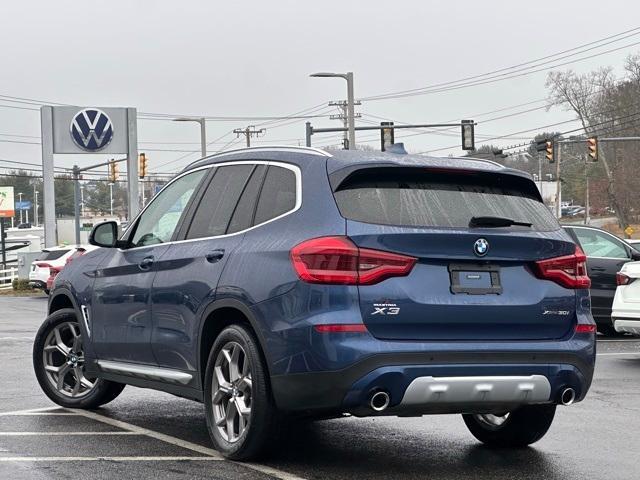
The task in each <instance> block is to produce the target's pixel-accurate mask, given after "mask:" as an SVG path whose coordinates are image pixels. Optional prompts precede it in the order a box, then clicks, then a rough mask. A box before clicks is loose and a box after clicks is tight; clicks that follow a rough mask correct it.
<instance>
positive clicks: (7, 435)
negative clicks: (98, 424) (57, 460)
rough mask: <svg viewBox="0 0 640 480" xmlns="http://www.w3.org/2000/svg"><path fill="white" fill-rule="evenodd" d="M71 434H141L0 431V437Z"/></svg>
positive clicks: (128, 433)
mask: <svg viewBox="0 0 640 480" xmlns="http://www.w3.org/2000/svg"><path fill="white" fill-rule="evenodd" d="M72 435H142V434H141V433H136V432H0V437H29V436H42V437H48V436H51V437H55V436H60V437H67V436H72Z"/></svg>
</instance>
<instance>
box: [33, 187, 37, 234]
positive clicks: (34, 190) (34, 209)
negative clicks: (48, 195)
mask: <svg viewBox="0 0 640 480" xmlns="http://www.w3.org/2000/svg"><path fill="white" fill-rule="evenodd" d="M33 219H34V224H35V226H36V227H37V226H38V190H37V189H36V186H35V185H34V186H33Z"/></svg>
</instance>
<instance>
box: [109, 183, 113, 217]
mask: <svg viewBox="0 0 640 480" xmlns="http://www.w3.org/2000/svg"><path fill="white" fill-rule="evenodd" d="M109 212H110V214H111V216H112V217H113V183H109Z"/></svg>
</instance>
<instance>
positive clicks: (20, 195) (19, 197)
mask: <svg viewBox="0 0 640 480" xmlns="http://www.w3.org/2000/svg"><path fill="white" fill-rule="evenodd" d="M18 201H19V202H20V223H22V192H18Z"/></svg>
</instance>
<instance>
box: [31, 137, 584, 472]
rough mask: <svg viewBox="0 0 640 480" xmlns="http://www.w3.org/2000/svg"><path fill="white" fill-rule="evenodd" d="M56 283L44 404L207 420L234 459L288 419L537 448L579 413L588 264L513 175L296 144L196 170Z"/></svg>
mask: <svg viewBox="0 0 640 480" xmlns="http://www.w3.org/2000/svg"><path fill="white" fill-rule="evenodd" d="M91 243H92V244H94V245H98V246H102V247H104V248H101V249H98V250H96V251H92V252H89V253H87V254H85V255H83V256H82V257H80V258H78V259H77V260H74V261H73V262H72V263H71V264H69V265H67V266H66V267H65V268H64V269H63V270H62V272H60V273H59V274H58V276H57V277H56V279H55V283H54V288H53V291H52V294H51V298H50V301H49V310H48V313H49V316H48V317H47V319H46V320H45V322H44V323H43V325H42V326H41V328H40V330H39V332H38V335H37V338H36V340H35V343H34V350H33V361H34V367H35V372H36V375H37V378H38V381H39V383H40V385H41V387H42V388H43V390H44V392H45V393H46V394H47V395H48V396H49V397H50V398H51V399H52V400H53V401H54V402H56V403H58V404H60V405H63V406H65V407H74V408H96V407H98V406H100V405H103V404H106V403H108V402H110V401H111V400H113V399H114V398H115V397H116V396H118V394H120V392H121V391H122V389H123V388H124V385H125V384H131V385H137V386H142V387H147V388H153V389H158V390H163V391H166V392H171V393H174V394H176V395H180V396H182V397H187V398H191V399H194V400H197V401H200V402H203V403H204V408H205V413H206V420H207V426H208V429H209V433H210V436H211V439H212V441H213V443H214V444H215V446H216V448H218V449H219V450H220V451H221V452H222V453H223V454H224V455H225V456H227V457H230V458H234V459H248V458H252V457H255V456H256V455H258V454H259V453H260V452H262V451H263V450H264V449H265V447H266V446H271V445H275V444H276V442H275V439H276V438H277V434H278V432H279V431H280V429H281V427H282V425H283V422H284V421H285V420H287V421H290V420H291V419H292V418H293V419H295V418H297V417H301V416H305V417H311V418H315V417H320V418H327V417H331V416H340V415H341V414H343V413H345V412H347V413H351V414H353V415H357V416H372V415H401V416H420V415H423V414H436V413H460V414H462V415H463V418H464V421H465V423H466V424H467V426H468V428H469V430H470V431H471V433H472V434H473V435H474V436H475V437H476V438H478V439H479V440H481V441H482V442H485V443H487V444H491V445H497V446H503V447H520V446H524V445H528V444H530V443H533V442H535V441H537V440H539V439H540V438H541V437H542V436H544V435H545V433H546V432H547V430H548V428H549V427H550V425H551V423H552V420H553V417H554V414H555V411H556V406H557V405H560V404H562V405H569V404H571V403H573V402H574V401H580V400H582V399H583V398H584V397H585V395H586V394H587V390H588V389H589V386H590V383H591V378H592V375H593V369H594V362H595V324H594V322H593V318H592V317H591V312H590V309H589V292H588V287H589V278H588V276H587V272H586V264H585V260H586V257H585V256H584V254H583V253H582V251H581V250H580V248H579V247H577V246H576V244H575V243H574V242H573V240H572V239H571V237H570V236H569V234H568V233H567V232H565V231H564V230H563V229H562V228H561V227H560V225H559V224H558V222H557V220H556V219H555V218H554V217H553V215H552V214H551V213H550V212H549V210H548V209H547V208H546V207H545V205H544V204H543V203H542V200H541V198H540V195H539V193H538V190H537V188H536V186H535V184H534V183H533V181H532V180H531V178H530V176H529V175H527V174H525V173H523V172H519V171H517V170H512V169H507V168H504V167H502V166H500V165H498V164H495V163H493V162H487V161H482V160H475V159H469V158H460V159H452V158H443V159H440V158H429V157H424V156H411V155H402V154H393V153H365V152H356V151H340V152H335V153H334V154H333V155H332V154H330V153H327V152H325V151H322V150H316V149H310V148H294V147H277V148H276V147H271V148H267V147H264V148H252V149H241V150H237V151H231V152H226V153H222V154H218V155H214V156H212V157H208V158H205V159H202V160H199V161H197V162H196V163H194V164H192V165H191V166H189V167H188V168H187V169H185V170H184V171H183V172H182V173H181V174H180V175H178V176H177V177H176V178H175V179H173V180H172V181H171V182H170V183H169V184H168V185H167V186H165V188H164V189H163V190H162V191H161V192H160V193H158V194H157V195H156V196H155V197H154V199H153V200H152V201H151V202H150V203H149V204H148V205H147V207H146V208H145V209H144V210H143V211H142V213H141V214H140V215H139V216H138V217H137V218H136V219H135V220H134V221H133V222H132V223H131V226H130V227H129V228H128V229H127V231H126V232H125V233H124V234H123V235H122V236H120V238H117V226H116V224H115V223H114V222H106V223H103V224H100V225H97V226H96V227H95V228H94V230H93V232H92V234H91Z"/></svg>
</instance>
